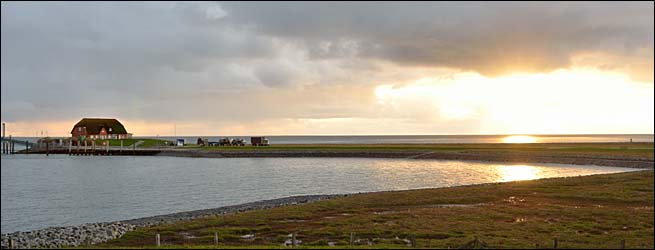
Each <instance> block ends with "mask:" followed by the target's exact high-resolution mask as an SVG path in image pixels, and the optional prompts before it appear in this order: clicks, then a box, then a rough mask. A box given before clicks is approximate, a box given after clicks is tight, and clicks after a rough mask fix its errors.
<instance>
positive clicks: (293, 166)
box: [0, 155, 634, 233]
mask: <svg viewBox="0 0 655 250" xmlns="http://www.w3.org/2000/svg"><path fill="white" fill-rule="evenodd" d="M1 170H2V181H1V183H0V184H1V185H2V201H1V202H0V204H1V205H2V213H1V215H2V224H1V225H2V232H3V233H5V232H11V231H15V230H27V229H37V228H43V227H47V226H62V225H74V224H81V223H88V222H97V221H114V220H121V219H129V218H138V217H145V216H152V215H158V214H167V213H174V212H180V211H189V210H196V209H206V208H215V207H220V206H226V205H234V204H240V203H245V202H252V201H257V200H265V199H274V198H281V197H286V196H293V195H309V194H335V193H357V192H371V191H384V190H402V189H418V188H433V187H445V186H456V185H468V184H477V183H487V182H498V181H514V180H527V179H536V178H547V177H558V176H575V175H588V174H599V173H612V172H622V171H631V170H634V169H625V168H611V167H598V166H572V165H558V164H530V165H525V164H521V165H518V164H516V165H515V164H499V163H484V162H461V161H438V160H419V159H411V160H409V159H366V158H223V159H211V158H174V157H92V156H89V157H84V156H81V157H69V156H65V155H51V156H49V157H45V156H43V155H27V156H25V155H12V156H2V168H1Z"/></svg>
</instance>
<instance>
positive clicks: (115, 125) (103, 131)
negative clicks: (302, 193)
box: [71, 118, 132, 140]
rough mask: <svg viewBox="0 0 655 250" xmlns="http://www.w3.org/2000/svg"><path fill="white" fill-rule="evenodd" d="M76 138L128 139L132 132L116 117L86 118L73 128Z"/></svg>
mask: <svg viewBox="0 0 655 250" xmlns="http://www.w3.org/2000/svg"><path fill="white" fill-rule="evenodd" d="M71 135H72V137H73V138H75V139H79V140H85V139H92V140H95V139H128V138H132V134H130V133H127V130H125V127H124V126H123V124H121V122H119V121H118V120H116V119H103V118H84V119H82V120H81V121H79V122H78V123H77V124H75V126H74V127H73V130H71Z"/></svg>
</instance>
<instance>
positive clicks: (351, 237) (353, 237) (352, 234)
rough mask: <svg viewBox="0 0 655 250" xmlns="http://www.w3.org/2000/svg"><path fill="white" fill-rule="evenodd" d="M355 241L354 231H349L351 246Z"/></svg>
mask: <svg viewBox="0 0 655 250" xmlns="http://www.w3.org/2000/svg"><path fill="white" fill-rule="evenodd" d="M354 243H355V233H350V245H351V246H352V245H353V244H354Z"/></svg>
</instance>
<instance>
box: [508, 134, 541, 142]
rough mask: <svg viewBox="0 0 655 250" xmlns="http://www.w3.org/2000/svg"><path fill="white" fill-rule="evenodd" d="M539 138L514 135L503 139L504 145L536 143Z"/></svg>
mask: <svg viewBox="0 0 655 250" xmlns="http://www.w3.org/2000/svg"><path fill="white" fill-rule="evenodd" d="M535 142H537V138H534V137H532V136H526V135H512V136H508V137H505V138H503V143H535Z"/></svg>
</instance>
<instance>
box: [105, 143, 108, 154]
mask: <svg viewBox="0 0 655 250" xmlns="http://www.w3.org/2000/svg"><path fill="white" fill-rule="evenodd" d="M105 143H107V151H106V152H105V153H107V155H109V141H108V140H107V141H105Z"/></svg>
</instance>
